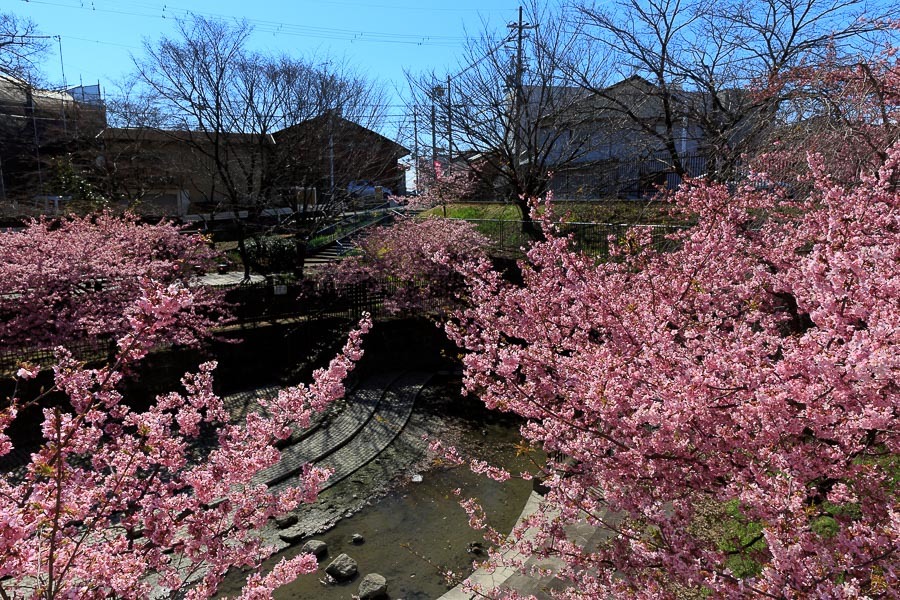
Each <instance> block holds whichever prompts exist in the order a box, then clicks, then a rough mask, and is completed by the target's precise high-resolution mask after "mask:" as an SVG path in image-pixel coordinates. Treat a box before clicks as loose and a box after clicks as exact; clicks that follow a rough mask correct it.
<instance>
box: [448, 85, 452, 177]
mask: <svg viewBox="0 0 900 600" xmlns="http://www.w3.org/2000/svg"><path fill="white" fill-rule="evenodd" d="M452 102H453V101H452V100H451V99H450V76H449V75H447V172H448V173H449V172H450V168H451V163H452V162H453V116H452V108H453V104H452Z"/></svg>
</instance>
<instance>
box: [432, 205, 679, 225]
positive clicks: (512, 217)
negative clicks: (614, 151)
mask: <svg viewBox="0 0 900 600" xmlns="http://www.w3.org/2000/svg"><path fill="white" fill-rule="evenodd" d="M446 208H447V217H449V218H451V219H498V220H504V221H519V220H521V218H522V216H521V213H519V209H518V208H517V207H516V206H515V205H513V204H510V203H503V202H472V203H454V204H448V205H447V207H446ZM668 209H669V206H668V205H667V204H666V203H664V202H660V201H658V200H649V201H648V200H600V201H596V202H556V203H555V204H554V212H555V213H556V215H557V217H559V218H563V219H565V220H566V221H574V222H580V223H616V224H619V223H625V224H628V225H638V224H660V225H687V224H690V223H689V221H687V220H685V219H676V218H673V217H672V216H671V215H670V214H669V210H668ZM423 214H424V215H427V216H443V208H442V207H439V206H438V207H435V208H432V209H430V210H428V211H426V212H425V213H423Z"/></svg>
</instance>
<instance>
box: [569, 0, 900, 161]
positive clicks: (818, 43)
mask: <svg viewBox="0 0 900 600" xmlns="http://www.w3.org/2000/svg"><path fill="white" fill-rule="evenodd" d="M577 10H578V13H579V15H580V18H579V27H580V28H581V31H583V32H584V40H585V42H586V43H588V44H589V45H591V46H593V47H594V50H593V52H585V53H582V55H581V56H582V58H585V57H586V60H585V62H583V63H582V64H576V63H573V73H574V74H575V75H576V76H577V77H578V78H579V80H580V83H581V85H583V86H584V87H585V89H587V90H590V91H591V92H592V93H594V94H596V95H597V97H598V98H600V99H602V100H603V101H604V103H605V104H604V109H605V110H606V111H608V112H610V113H615V114H618V115H619V117H620V120H621V122H622V123H626V124H628V126H629V127H631V128H633V129H634V130H637V131H640V132H641V136H642V138H643V139H644V140H645V142H646V144H645V152H646V154H648V155H651V154H653V155H656V156H659V155H660V154H661V155H662V156H663V157H664V159H665V160H666V162H667V163H668V167H669V168H670V169H671V170H672V171H673V172H674V173H676V174H678V175H684V174H693V175H697V174H698V173H696V172H694V173H691V170H692V169H690V168H689V165H688V162H687V161H688V158H689V156H688V154H690V153H692V152H694V151H699V152H701V153H702V154H703V155H704V157H705V158H706V159H707V160H706V169H705V171H706V174H707V175H708V176H712V177H718V178H722V179H729V178H732V177H734V176H735V174H736V170H737V167H738V165H739V163H740V161H741V158H742V157H743V156H745V155H747V154H752V153H753V152H754V151H755V150H756V149H757V148H759V147H760V146H761V144H762V143H763V142H764V140H766V139H768V138H769V136H770V135H771V134H772V132H773V130H775V129H777V127H778V125H779V123H781V122H783V121H784V118H785V116H784V114H783V113H782V109H783V108H784V106H785V103H786V102H788V101H789V100H791V99H792V98H795V97H796V93H797V91H798V90H797V88H796V87H795V86H794V85H793V83H792V82H793V80H792V78H790V77H786V75H787V74H788V73H789V71H790V70H791V69H793V68H795V67H799V66H801V65H804V64H810V63H812V62H816V61H818V60H820V59H822V58H823V57H824V56H825V55H827V54H831V55H841V56H850V55H852V56H857V57H859V56H865V55H867V54H871V53H872V52H873V51H874V50H875V49H876V48H877V46H878V42H879V41H882V40H884V39H885V37H886V36H888V35H890V31H891V30H890V28H889V26H888V25H887V23H888V22H889V20H890V19H891V18H894V17H896V16H898V14H900V11H898V8H897V7H896V5H891V4H890V3H887V4H885V3H874V2H869V1H868V0H742V1H738V0H711V1H710V0H614V1H612V2H604V3H602V4H597V3H593V2H579V3H578V4H577ZM601 54H602V55H603V56H605V57H613V60H614V62H615V64H617V65H619V68H618V69H617V71H616V72H614V76H615V77H616V78H617V79H625V80H626V81H632V82H634V81H638V80H639V81H643V82H646V84H647V85H645V86H643V87H642V88H641V89H640V90H638V89H637V88H636V87H635V89H634V91H635V93H633V94H624V95H623V94H621V93H620V92H621V89H620V88H619V87H617V86H611V85H610V84H611V83H613V81H611V80H610V79H597V78H596V74H597V70H596V68H595V65H594V64H592V62H591V58H590V57H592V56H594V57H596V56H597V55H601ZM629 78H631V79H629ZM648 113H649V114H653V115H655V117H656V118H654V119H648V118H647V115H648Z"/></svg>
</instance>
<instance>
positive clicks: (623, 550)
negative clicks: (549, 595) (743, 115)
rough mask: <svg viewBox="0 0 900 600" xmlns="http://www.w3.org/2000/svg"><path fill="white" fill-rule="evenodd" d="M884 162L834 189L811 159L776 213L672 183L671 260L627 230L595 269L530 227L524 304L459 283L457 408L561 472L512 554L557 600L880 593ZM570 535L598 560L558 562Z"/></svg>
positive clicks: (892, 369) (520, 297)
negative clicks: (517, 436) (581, 538)
mask: <svg viewBox="0 0 900 600" xmlns="http://www.w3.org/2000/svg"><path fill="white" fill-rule="evenodd" d="M885 157H886V158H885V160H884V161H883V162H882V163H881V164H880V165H879V166H878V168H877V169H875V170H872V171H869V172H868V173H867V174H863V175H861V176H859V177H858V178H857V180H856V181H855V183H854V184H853V185H852V186H847V185H845V184H842V185H838V184H837V183H836V182H834V181H833V180H832V179H831V178H830V177H829V167H830V165H829V164H827V163H823V162H822V161H817V160H815V157H813V160H811V167H810V168H811V172H812V173H813V179H814V182H815V187H814V189H813V192H812V193H811V195H810V196H809V197H808V198H803V199H802V200H801V199H798V200H797V201H796V202H793V203H792V202H788V201H787V200H786V199H785V198H784V196H783V194H781V193H779V192H778V191H777V190H765V189H762V190H761V189H758V188H753V187H747V188H745V189H739V190H737V191H736V192H734V191H732V190H729V189H728V188H727V187H726V186H720V185H714V184H710V183H706V182H695V183H691V184H688V185H686V186H685V187H684V188H683V189H682V190H681V191H679V192H678V194H677V195H676V197H675V199H674V201H675V203H676V205H677V206H678V207H679V208H680V209H683V210H685V211H687V212H689V213H691V214H692V215H694V216H695V217H696V219H697V225H696V226H694V227H692V228H691V229H689V230H687V231H686V232H684V233H683V234H680V235H679V236H677V237H678V242H679V247H678V249H677V250H676V251H673V252H668V253H659V252H656V251H654V250H653V246H652V245H651V244H650V243H649V242H650V240H649V236H648V235H646V232H642V231H641V230H640V229H638V230H635V231H634V232H632V234H631V235H630V236H629V237H628V239H627V240H625V241H622V242H621V243H619V245H618V246H617V248H618V251H617V253H616V256H614V259H613V260H610V261H609V262H605V263H599V264H598V263H597V261H596V260H595V258H594V257H591V256H586V255H583V254H579V253H576V252H572V251H570V250H569V248H568V245H567V240H566V239H564V238H560V237H558V236H556V235H555V234H554V233H553V231H552V228H550V227H546V233H547V236H548V239H547V241H545V242H542V243H538V244H535V245H534V246H533V247H532V248H531V250H530V252H529V254H528V259H527V261H525V262H524V264H523V278H524V281H523V283H522V284H521V285H514V284H510V283H507V282H505V281H503V280H502V279H501V278H499V277H498V276H497V275H496V274H495V273H493V272H491V271H489V270H487V269H485V268H484V266H483V264H475V263H470V264H467V265H463V266H461V267H460V268H459V271H460V272H462V273H464V274H465V276H466V277H467V279H468V281H469V285H470V289H469V298H470V301H471V303H472V306H471V308H468V309H466V310H462V311H460V312H459V313H458V315H457V318H456V319H455V320H454V321H453V322H452V323H451V324H450V325H449V326H448V331H449V333H450V335H451V336H452V337H453V339H455V340H456V341H457V342H458V343H459V344H460V345H461V346H462V347H464V348H466V349H467V350H468V351H469V353H468V354H467V356H466V357H465V359H464V360H465V367H466V376H465V385H466V388H467V389H468V390H469V391H471V392H473V393H478V394H479V395H480V396H481V397H482V398H483V400H484V401H485V403H486V404H487V406H489V407H491V408H495V409H498V410H503V411H510V412H514V413H517V414H519V415H521V416H523V417H525V418H526V419H527V424H526V425H525V426H524V427H523V428H522V432H523V434H524V435H525V436H526V437H527V438H528V439H529V440H531V441H532V442H533V443H535V444H538V445H540V446H542V447H543V449H544V450H545V451H547V452H548V453H549V454H551V456H554V457H557V458H555V459H553V460H550V461H549V462H548V464H547V472H546V474H545V484H546V485H547V487H548V488H549V490H550V491H549V493H548V496H547V498H548V501H549V504H550V505H551V506H553V508H554V509H555V510H556V511H558V514H554V515H553V516H552V517H551V516H549V515H547V516H546V518H541V517H540V516H537V517H536V518H535V519H534V520H533V521H532V522H530V523H529V524H528V525H529V526H535V527H538V528H539V529H540V531H541V534H540V535H539V536H537V538H536V541H535V540H530V541H523V542H521V544H520V550H523V551H525V552H526V554H531V553H534V554H540V553H551V554H555V555H557V556H560V557H562V558H563V559H564V561H565V562H566V563H567V566H566V568H565V569H563V571H562V573H563V576H564V577H568V578H570V579H571V580H572V583H573V587H572V589H571V591H570V592H567V593H565V594H563V596H564V597H573V598H574V597H578V598H584V597H591V598H609V597H625V596H629V597H640V598H667V597H671V598H675V597H679V594H683V593H698V594H711V595H712V597H733V598H738V597H749V596H761V597H762V596H765V597H776V598H801V597H830V598H845V597H862V596H872V597H875V596H884V595H887V596H891V595H892V594H896V590H898V589H900V569H898V565H900V496H898V493H897V484H896V473H897V466H898V464H900V189H898V186H897V181H900V145H894V146H892V147H890V148H888V149H887V150H886V152H885ZM761 214H763V215H768V218H767V219H766V220H765V222H764V224H763V226H762V227H761V228H759V227H758V226H757V224H758V223H759V221H760V215H761ZM478 467H479V468H480V469H482V470H484V469H485V467H484V466H483V465H478ZM470 509H471V507H470ZM472 515H473V519H475V520H476V521H478V522H479V524H480V523H481V521H480V519H479V517H478V515H477V513H472ZM581 519H587V520H588V522H590V523H593V524H595V525H597V526H599V527H605V528H607V529H608V530H609V531H610V539H609V541H608V542H606V543H604V544H602V545H601V546H600V547H599V548H596V549H594V548H589V549H583V548H580V547H578V546H576V545H574V544H571V543H570V542H568V541H567V540H566V536H565V532H564V525H565V524H566V523H569V522H574V521H578V520H581ZM891 597H893V596H891Z"/></svg>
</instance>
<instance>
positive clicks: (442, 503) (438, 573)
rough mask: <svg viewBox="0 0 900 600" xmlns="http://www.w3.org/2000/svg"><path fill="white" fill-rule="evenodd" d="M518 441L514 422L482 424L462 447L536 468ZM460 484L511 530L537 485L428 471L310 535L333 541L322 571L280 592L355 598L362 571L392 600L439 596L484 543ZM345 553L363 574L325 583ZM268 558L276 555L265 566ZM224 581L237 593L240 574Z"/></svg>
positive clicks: (514, 467) (313, 599) (312, 599)
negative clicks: (473, 548) (450, 575)
mask: <svg viewBox="0 0 900 600" xmlns="http://www.w3.org/2000/svg"><path fill="white" fill-rule="evenodd" d="M519 439H520V438H519V436H518V433H517V431H516V428H515V427H512V426H510V425H507V424H503V423H495V424H483V426H482V427H480V428H479V429H478V430H469V431H466V432H465V433H464V434H463V436H462V440H461V442H462V443H461V446H462V447H463V448H466V449H467V450H468V451H469V452H471V453H472V454H474V455H476V456H481V457H484V458H486V459H489V460H492V461H493V463H494V464H497V465H499V466H503V467H506V468H508V469H510V470H511V472H513V473H518V472H519V471H522V470H531V469H530V467H529V460H528V459H527V458H525V457H517V456H516V452H515V444H516V442H518V441H519ZM456 488H460V489H461V490H462V494H463V497H475V498H478V499H479V500H480V501H481V503H482V505H483V507H484V509H485V512H486V514H487V515H488V518H489V522H490V523H491V524H492V525H493V526H494V527H496V528H497V529H498V530H500V531H503V532H506V531H509V530H510V529H511V528H512V526H513V525H514V524H515V521H516V518H517V517H518V516H519V514H520V512H521V510H522V508H523V506H524V504H525V501H526V500H527V498H528V495H529V494H530V492H531V488H532V486H531V482H529V481H523V480H521V479H513V480H511V481H507V482H505V483H502V484H500V483H496V482H493V481H491V480H488V479H487V478H485V477H483V476H479V475H475V474H473V473H471V472H470V471H469V470H468V469H467V468H464V467H460V468H452V469H450V468H445V467H438V468H436V469H432V470H428V471H425V472H424V473H422V481H421V482H419V483H413V482H410V483H407V484H405V485H403V486H402V487H400V488H399V489H396V490H394V491H393V492H391V493H389V494H388V495H386V496H385V497H383V498H381V499H379V500H377V501H375V502H374V503H373V504H372V505H371V506H368V507H366V508H364V509H363V510H361V511H360V512H358V513H356V514H355V515H353V516H352V517H348V518H345V519H342V520H341V521H340V522H338V524H337V525H335V526H334V527H333V528H332V529H330V530H329V531H327V532H325V533H322V534H319V535H316V536H313V537H314V538H315V539H320V540H323V541H325V542H326V543H327V544H328V555H327V556H326V557H325V558H324V559H322V560H321V561H320V563H319V566H320V570H319V572H317V573H316V574H314V575H309V576H305V577H301V578H300V579H298V580H297V581H295V582H294V583H292V584H290V585H287V586H285V587H283V588H281V589H280V590H278V591H277V592H276V594H275V597H276V598H303V599H309V600H338V599H340V600H345V599H350V598H351V597H352V596H353V595H354V594H356V593H357V591H358V588H359V582H360V580H361V579H362V577H364V576H365V575H366V574H368V573H380V574H381V575H383V576H384V577H385V578H386V579H387V581H388V597H389V598H391V599H394V600H398V599H403V600H425V599H433V598H438V597H439V596H441V595H442V594H443V593H444V592H446V591H447V590H448V589H449V588H452V587H453V585H455V583H457V582H458V581H453V582H452V583H450V582H448V581H447V580H446V579H445V578H444V577H443V576H442V573H444V572H446V571H447V570H451V571H453V572H454V573H459V574H461V575H462V577H465V576H467V575H469V574H470V573H471V571H472V561H473V560H475V559H476V558H478V557H477V556H475V555H473V554H470V553H469V552H467V546H469V545H470V544H471V543H473V542H481V541H483V538H482V535H481V533H479V532H477V531H475V530H473V529H471V528H470V527H469V524H468V518H467V516H466V514H465V512H464V511H463V509H462V508H461V507H460V506H459V502H458V498H457V497H456V496H455V495H454V494H453V493H452V490H454V489H456ZM353 534H360V535H362V536H363V538H364V539H365V542H364V543H362V544H359V545H356V544H354V543H353V542H352V541H351V537H352V536H353ZM300 545H301V544H298V545H296V546H294V547H292V548H289V549H287V550H285V551H283V552H281V553H279V554H277V555H276V556H275V557H274V558H273V560H274V561H277V560H280V559H281V558H282V557H291V556H294V555H296V554H297V553H298V552H299V547H300ZM342 552H346V553H347V554H348V555H350V556H351V557H352V558H354V559H355V560H356V561H357V562H358V564H359V575H358V576H357V577H356V578H355V579H354V580H352V581H351V582H349V583H345V584H331V585H325V584H323V583H322V582H321V580H322V578H323V577H324V567H325V566H327V565H328V563H329V562H330V561H331V560H333V559H334V557H336V556H337V555H339V554H341V553H342ZM271 564H272V560H270V561H269V565H268V566H271ZM226 583H227V584H228V585H225V586H223V587H222V588H221V590H220V591H221V592H223V593H225V594H227V595H229V596H234V595H236V594H237V592H238V589H239V582H238V581H236V578H234V577H229V580H228V581H227V582H226Z"/></svg>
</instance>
